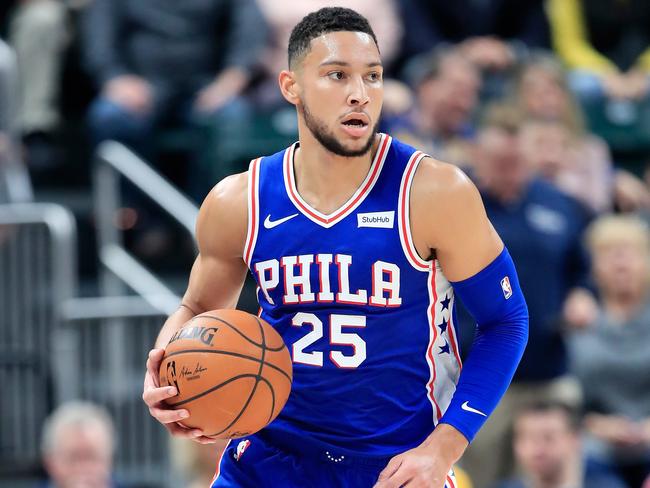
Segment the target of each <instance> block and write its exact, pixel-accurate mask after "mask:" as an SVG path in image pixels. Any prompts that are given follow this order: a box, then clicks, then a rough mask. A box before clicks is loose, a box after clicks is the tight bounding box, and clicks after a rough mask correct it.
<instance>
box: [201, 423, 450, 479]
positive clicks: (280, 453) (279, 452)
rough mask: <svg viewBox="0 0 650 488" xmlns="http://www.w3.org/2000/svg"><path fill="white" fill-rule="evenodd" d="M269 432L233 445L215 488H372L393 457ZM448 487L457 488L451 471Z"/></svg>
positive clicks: (219, 469) (221, 465)
mask: <svg viewBox="0 0 650 488" xmlns="http://www.w3.org/2000/svg"><path fill="white" fill-rule="evenodd" d="M277 441H278V435H277V434H276V435H273V436H269V435H267V434H265V433H264V432H260V433H258V434H255V435H252V436H249V437H246V438H243V439H235V440H233V441H231V442H230V444H229V445H228V447H227V448H226V449H225V451H224V452H223V455H222V456H221V459H220V461H219V464H218V465H217V472H216V474H215V477H214V479H213V482H212V485H211V488H266V487H268V488H294V487H295V488H298V487H300V488H348V487H349V488H365V487H367V488H372V486H374V485H375V483H376V482H377V478H378V477H379V473H381V471H382V470H383V469H384V468H385V467H386V465H387V464H388V461H390V458H376V457H365V456H349V455H345V454H341V453H340V452H334V451H332V450H330V449H329V448H325V447H321V446H319V445H317V444H313V443H311V442H309V443H305V442H295V443H292V445H287V443H286V441H285V440H282V441H280V442H277ZM447 479H448V481H447V483H446V484H445V488H456V480H455V477H454V475H453V472H450V474H449V477H448V478H447Z"/></svg>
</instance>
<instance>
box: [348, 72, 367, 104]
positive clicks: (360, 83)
mask: <svg viewBox="0 0 650 488" xmlns="http://www.w3.org/2000/svg"><path fill="white" fill-rule="evenodd" d="M369 101H370V97H369V96H368V89H367V87H366V84H365V83H364V80H363V78H362V77H360V76H359V77H355V78H353V80H352V82H351V83H350V94H349V95H348V104H349V105H352V106H358V105H360V106H363V105H366V104H367V103H368V102H369Z"/></svg>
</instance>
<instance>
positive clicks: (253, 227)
mask: <svg viewBox="0 0 650 488" xmlns="http://www.w3.org/2000/svg"><path fill="white" fill-rule="evenodd" d="M261 160H262V158H257V159H253V160H252V161H251V163H250V165H249V167H248V230H247V232H246V243H245V244H244V254H243V256H244V262H245V263H246V264H247V265H248V267H249V268H250V266H251V258H252V257H253V250H254V249H255V243H256V242H257V234H258V232H259V226H260V198H259V186H260V161H261Z"/></svg>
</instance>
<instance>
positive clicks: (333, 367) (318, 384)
mask: <svg viewBox="0 0 650 488" xmlns="http://www.w3.org/2000/svg"><path fill="white" fill-rule="evenodd" d="M297 144H298V143H296V144H294V145H293V146H291V147H289V148H287V149H286V150H284V151H281V152H279V153H277V154H275V155H273V156H269V157H264V158H259V159H256V160H254V161H252V162H251V165H250V168H249V190H248V191H249V194H248V235H247V237H246V244H245V249H244V259H245V261H246V263H247V264H248V266H249V269H250V271H251V272H252V274H253V276H254V277H255V280H256V281H257V284H258V289H257V298H258V300H259V303H260V307H261V309H260V313H261V317H262V318H264V319H265V320H266V321H268V322H269V323H270V324H271V325H273V327H275V329H276V330H277V331H278V332H279V333H280V334H281V335H282V337H283V339H284V341H285V343H286V344H287V347H288V348H289V351H290V352H291V355H292V359H293V367H294V375H293V387H292V390H291V395H290V397H289V400H288V402H287V405H286V406H285V407H284V409H283V410H282V412H281V413H280V415H279V416H278V418H277V419H276V420H275V421H274V422H273V423H272V424H271V425H269V426H268V427H267V428H266V429H265V431H267V432H272V433H279V434H286V435H287V436H290V435H291V436H299V437H300V436H302V437H309V438H311V439H313V440H315V441H318V442H321V443H323V444H325V445H331V446H336V447H337V448H339V449H340V450H345V451H348V452H351V453H364V454H365V455H376V456H392V455H395V454H398V453H401V452H404V451H405V450H408V449H410V448H412V447H415V446H416V445H418V444H420V443H421V442H422V441H423V440H424V439H425V438H426V436H427V435H428V434H430V432H431V431H432V430H433V428H434V426H435V425H436V423H437V421H438V420H439V419H440V417H441V416H442V414H443V413H444V411H445V409H446V408H447V406H448V405H449V403H450V401H451V397H452V396H453V394H454V391H455V384H456V382H457V380H458V376H459V374H460V368H461V364H460V356H459V350H458V341H457V330H456V324H455V320H454V314H453V309H454V296H453V291H452V288H451V286H450V284H449V282H448V281H447V279H446V278H445V277H444V275H443V273H442V271H441V269H440V266H439V264H438V262H437V261H436V260H432V261H426V260H423V259H422V258H421V257H420V256H419V255H418V254H417V252H416V250H415V247H414V245H413V240H412V236H411V232H410V224H409V195H410V188H411V183H412V180H413V176H414V174H415V172H416V169H417V166H418V164H419V163H420V161H421V160H422V158H423V157H425V155H424V154H423V153H421V152H419V151H416V150H415V149H414V148H412V147H410V146H408V145H406V144H403V143H401V142H399V141H396V140H394V139H392V138H391V137H389V136H388V135H385V134H380V142H379V145H378V149H377V153H376V155H375V157H374V160H373V161H372V164H371V166H370V170H369V172H368V175H367V176H366V178H365V180H364V181H363V183H362V184H361V186H360V187H359V189H358V190H357V191H356V193H355V194H354V195H353V196H352V197H351V198H350V199H349V200H348V201H347V202H346V203H345V204H344V205H342V206H341V207H340V208H339V209H338V210H336V211H334V212H332V213H331V214H329V215H325V214H323V213H321V212H319V211H317V210H316V209H314V208H312V207H310V205H309V204H307V203H306V202H305V201H304V200H303V199H302V198H301V196H300V195H299V193H298V191H297V189H296V181H295V175H294V161H293V158H294V154H295V151H296V148H297ZM440 231H441V232H444V229H440Z"/></svg>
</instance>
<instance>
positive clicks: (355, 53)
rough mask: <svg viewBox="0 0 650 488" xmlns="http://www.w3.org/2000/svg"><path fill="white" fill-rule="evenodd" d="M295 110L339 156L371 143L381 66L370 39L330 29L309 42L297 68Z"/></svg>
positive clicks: (358, 153)
mask: <svg viewBox="0 0 650 488" xmlns="http://www.w3.org/2000/svg"><path fill="white" fill-rule="evenodd" d="M298 70H299V73H298V85H299V93H300V95H299V102H298V104H297V106H298V110H299V112H300V114H301V116H302V119H303V120H304V123H305V125H306V126H307V128H308V129H309V131H310V132H311V133H312V134H313V136H314V137H315V138H316V139H317V140H318V142H320V143H321V144H322V145H323V146H324V147H325V148H326V149H327V150H328V151H330V152H333V153H334V154H337V155H339V156H345V157H355V156H362V155H364V154H366V153H367V152H368V151H369V150H370V148H371V147H372V143H373V141H374V137H373V136H374V135H375V133H376V131H377V124H378V121H379V116H380V113H381V106H382V101H383V80H382V73H383V70H382V66H381V59H380V57H379V50H378V49H377V46H376V44H375V42H374V41H373V39H372V37H370V36H369V35H367V34H364V33H361V32H331V33H329V34H325V35H323V36H320V37H318V38H316V39H314V40H312V41H311V49H310V51H309V53H308V54H307V55H306V56H305V58H304V59H303V60H302V63H301V66H300V67H299V68H298Z"/></svg>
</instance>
